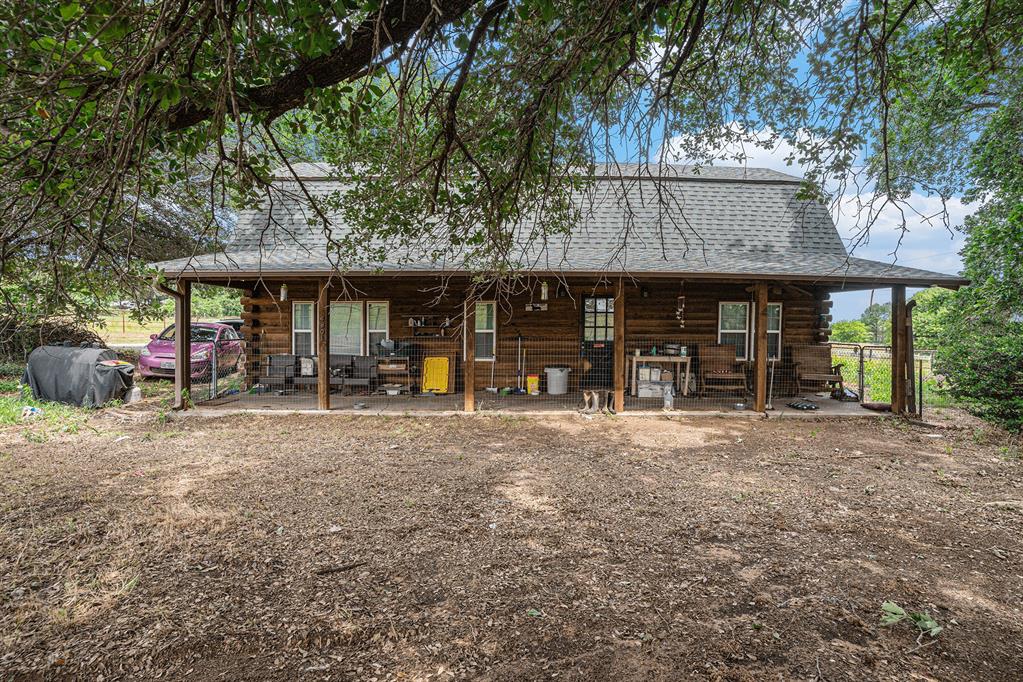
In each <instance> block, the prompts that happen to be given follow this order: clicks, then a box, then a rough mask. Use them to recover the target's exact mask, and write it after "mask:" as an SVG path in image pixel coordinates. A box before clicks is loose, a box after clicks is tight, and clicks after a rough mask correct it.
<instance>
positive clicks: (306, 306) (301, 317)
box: [291, 301, 316, 355]
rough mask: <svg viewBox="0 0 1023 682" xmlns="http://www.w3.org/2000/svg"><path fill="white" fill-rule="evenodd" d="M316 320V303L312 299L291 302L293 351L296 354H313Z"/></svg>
mask: <svg viewBox="0 0 1023 682" xmlns="http://www.w3.org/2000/svg"><path fill="white" fill-rule="evenodd" d="M315 322H316V312H315V304H314V303H313V302H312V301H295V302H293V303H292V304H291V352H292V354H294V355H313V354H314V353H313V348H314V347H315V345H314V343H313V339H314V338H315V334H314V333H313V332H314V331H315V330H314V324H315Z"/></svg>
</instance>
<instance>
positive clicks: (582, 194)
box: [157, 164, 965, 286]
mask: <svg viewBox="0 0 1023 682" xmlns="http://www.w3.org/2000/svg"><path fill="white" fill-rule="evenodd" d="M292 170H293V171H294V173H295V175H297V176H298V177H299V178H301V179H302V180H303V184H304V185H305V189H304V190H303V189H302V188H301V187H300V186H299V184H298V182H296V181H295V178H294V176H292V174H291V171H287V170H285V171H283V172H281V173H280V175H279V178H280V179H279V180H278V181H277V182H276V183H275V189H274V191H273V192H271V194H270V196H269V197H268V199H267V200H266V202H265V204H264V207H263V208H262V209H261V210H250V211H244V212H242V213H241V214H240V215H239V219H238V225H237V227H236V229H235V236H234V239H233V241H232V242H231V243H230V244H229V245H228V247H227V248H226V249H225V251H224V252H223V253H217V254H209V255H205V256H198V257H195V258H191V259H178V260H173V261H165V262H163V263H158V264H157V266H158V267H160V268H162V269H163V270H165V271H166V273H167V274H168V276H170V277H175V276H177V275H179V274H181V275H184V276H202V275H210V276H212V275H224V274H238V275H241V274H246V275H250V274H258V273H262V274H268V275H269V274H283V273H295V274H298V273H309V274H314V273H315V274H324V273H327V272H330V271H332V270H334V269H335V267H336V266H337V265H338V263H336V262H334V261H333V260H332V259H331V258H330V256H329V255H328V248H327V245H328V241H329V240H328V238H327V236H326V234H325V233H324V230H323V228H322V227H321V226H320V225H319V222H318V221H317V219H316V218H317V216H316V215H315V212H314V211H313V210H312V208H311V206H310V204H309V202H308V201H307V200H306V199H305V197H304V192H308V193H309V194H311V195H312V196H313V197H318V198H324V197H326V196H328V195H331V194H334V193H336V192H337V191H338V190H339V189H343V188H344V186H345V184H344V183H343V181H340V180H337V179H330V178H329V177H327V176H328V175H329V174H330V169H329V167H327V166H324V165H322V164H294V165H293V166H292ZM591 177H592V178H593V181H592V182H591V183H589V184H588V186H587V187H586V188H585V189H583V190H580V191H578V192H576V193H575V194H574V196H573V200H574V202H575V205H576V207H577V208H578V209H579V213H580V219H579V222H578V224H577V225H576V226H575V227H574V228H573V229H572V230H571V232H570V233H568V234H550V235H544V234H542V230H540V229H538V227H537V225H536V223H535V221H533V220H524V221H522V222H521V223H520V224H519V225H518V226H517V228H516V231H515V248H514V249H513V253H512V260H513V261H514V262H515V264H516V265H517V267H519V268H521V269H523V270H532V271H542V272H559V273H565V274H571V273H573V272H608V271H610V272H620V271H621V272H627V273H631V274H635V275H639V274H645V273H649V274H668V273H670V274H673V275H674V274H693V275H711V274H714V275H739V276H764V277H768V276H785V277H792V278H799V279H811V280H812V279H821V280H828V281H838V280H853V281H867V280H875V279H876V280H883V281H884V282H885V283H888V282H897V281H906V282H907V283H918V284H924V283H928V284H946V285H950V286H956V285H959V284H964V283H965V280H962V279H961V278H959V277H956V276H953V275H946V274H942V273H937V272H929V271H926V270H919V269H916V268H907V267H903V266H900V265H895V264H890V263H882V262H878V261H870V260H866V259H862V258H854V257H850V256H849V255H848V253H847V251H846V249H845V245H844V244H843V243H842V240H841V238H840V237H839V235H838V231H837V230H836V229H835V226H834V223H833V222H832V219H831V215H830V213H829V211H828V209H827V207H826V206H824V205H822V204H820V203H817V202H812V201H805V200H801V199H799V198H797V192H798V190H799V188H800V183H801V182H802V181H801V180H800V179H799V178H797V177H794V176H791V175H786V174H784V173H779V172H777V171H774V170H769V169H761V168H732V167H703V168H694V167H691V166H665V165H661V166H646V165H637V164H619V165H608V166H598V167H597V168H596V169H595V170H594V172H593V173H592V175H591ZM330 218H331V225H330V228H329V229H330V235H331V237H332V238H333V239H334V240H336V239H338V238H340V237H341V236H343V235H345V234H347V231H348V230H347V227H346V226H345V225H344V224H343V222H342V221H341V220H339V219H338V217H337V216H330ZM438 243H440V244H446V243H447V242H446V238H445V236H444V235H443V233H442V230H441V229H440V228H437V232H436V234H433V235H427V237H426V238H425V239H423V240H422V244H423V245H424V246H422V247H417V246H414V245H408V244H384V243H377V244H374V245H375V246H381V247H386V248H385V249H384V251H383V252H384V253H386V254H387V257H386V258H385V259H383V260H373V259H371V260H369V261H366V262H361V263H359V264H358V265H357V266H356V267H355V268H352V267H351V266H350V265H347V266H346V269H347V270H348V271H349V272H353V271H358V272H362V271H366V272H377V271H383V272H387V271H405V272H440V271H444V272H452V271H460V270H465V269H471V267H467V263H466V259H465V258H464V257H463V254H462V252H461V251H459V250H457V249H448V250H446V252H445V253H443V254H442V255H441V256H440V257H437V256H435V255H434V254H433V251H434V249H436V246H437V244H438Z"/></svg>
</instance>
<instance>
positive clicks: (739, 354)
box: [718, 301, 782, 360]
mask: <svg viewBox="0 0 1023 682" xmlns="http://www.w3.org/2000/svg"><path fill="white" fill-rule="evenodd" d="M781 315H782V304H781V303H768V304H767V357H768V358H769V359H772V360H777V359H779V358H780V357H781ZM756 326H757V325H756V316H755V315H753V314H752V306H750V304H749V302H742V301H723V302H721V303H719V304H718V343H720V344H722V345H725V346H734V347H735V359H736V360H747V359H749V358H751V357H753V353H754V349H755V348H756Z"/></svg>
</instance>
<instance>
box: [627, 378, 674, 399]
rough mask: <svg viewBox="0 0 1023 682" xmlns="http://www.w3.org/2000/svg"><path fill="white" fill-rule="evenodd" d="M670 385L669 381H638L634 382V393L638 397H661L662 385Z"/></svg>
mask: <svg viewBox="0 0 1023 682" xmlns="http://www.w3.org/2000/svg"><path fill="white" fill-rule="evenodd" d="M670 385H671V382H670V381H640V382H638V383H637V384H636V393H638V397H640V398H661V397H663V396H664V387H665V386H670Z"/></svg>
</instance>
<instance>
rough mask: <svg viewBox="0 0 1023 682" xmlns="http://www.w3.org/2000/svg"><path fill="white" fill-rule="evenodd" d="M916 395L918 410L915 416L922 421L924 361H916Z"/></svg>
mask: <svg viewBox="0 0 1023 682" xmlns="http://www.w3.org/2000/svg"><path fill="white" fill-rule="evenodd" d="M916 386H917V388H916V395H917V402H918V404H919V408H917V414H918V415H919V416H920V421H923V419H924V361H923V360H917V361H916Z"/></svg>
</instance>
